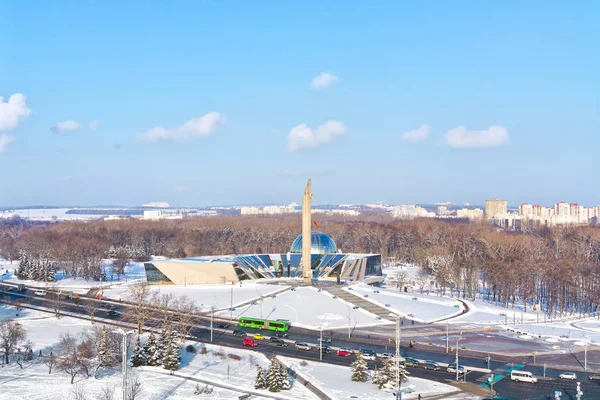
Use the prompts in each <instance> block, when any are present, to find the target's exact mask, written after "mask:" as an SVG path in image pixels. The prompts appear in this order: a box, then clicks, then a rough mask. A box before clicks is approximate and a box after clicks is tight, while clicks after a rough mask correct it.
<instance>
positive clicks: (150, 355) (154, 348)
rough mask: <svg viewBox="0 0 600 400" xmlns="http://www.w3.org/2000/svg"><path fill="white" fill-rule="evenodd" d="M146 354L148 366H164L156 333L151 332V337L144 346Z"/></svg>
mask: <svg viewBox="0 0 600 400" xmlns="http://www.w3.org/2000/svg"><path fill="white" fill-rule="evenodd" d="M144 353H145V354H146V359H147V360H148V365H153V366H158V365H161V364H162V360H161V357H160V354H159V352H158V344H157V342H156V336H154V332H150V336H149V337H148V341H147V342H146V345H145V346H144Z"/></svg>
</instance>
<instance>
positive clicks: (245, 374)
mask: <svg viewBox="0 0 600 400" xmlns="http://www.w3.org/2000/svg"><path fill="white" fill-rule="evenodd" d="M14 313H15V310H13V309H12V308H7V307H4V306H2V307H0V317H8V316H14V315H13V314H14ZM19 315H20V317H19V318H18V321H19V323H21V324H22V326H23V327H24V328H25V329H26V331H27V336H28V339H29V340H31V341H32V342H33V343H34V355H35V357H34V360H33V362H31V363H25V364H24V367H25V368H24V369H20V368H19V366H18V365H17V364H15V363H11V364H9V365H7V366H3V367H2V369H1V370H0V387H1V388H2V395H1V396H0V397H1V398H2V399H3V400H4V399H6V400H17V399H19V400H25V399H57V400H62V399H68V398H70V397H71V394H72V390H73V389H74V385H70V384H69V379H70V378H69V376H68V375H66V374H65V373H63V372H60V371H58V370H57V369H55V370H54V371H53V372H52V374H51V375H49V374H48V369H47V367H46V366H45V365H43V364H42V363H41V360H40V359H39V357H38V356H37V354H38V353H39V350H42V351H43V353H44V354H48V352H49V351H51V349H52V347H53V346H55V345H56V344H57V342H58V336H59V334H60V333H62V332H70V333H71V334H74V335H76V336H77V335H78V334H80V333H82V332H84V331H85V330H86V329H89V328H90V327H91V324H90V323H89V322H88V321H84V320H79V319H75V318H71V317H62V318H60V319H56V318H54V317H53V316H52V315H51V314H48V313H42V312H38V311H29V312H27V313H22V312H20V313H19ZM188 344H192V345H193V346H194V347H195V348H196V350H197V353H196V354H193V353H190V352H186V351H185V350H183V351H182V361H181V369H180V370H179V371H177V372H176V376H169V375H168V374H167V371H165V370H164V369H162V368H159V367H144V368H131V369H130V371H132V373H134V374H139V377H140V380H141V381H142V382H143V391H144V392H143V394H142V397H141V398H142V399H153V400H154V399H167V398H168V399H191V398H198V397H196V396H194V388H195V386H196V382H191V381H186V380H184V379H183V377H191V378H198V379H202V380H205V381H208V382H210V383H211V384H209V386H213V385H212V383H214V385H215V387H214V393H213V394H212V395H210V396H205V395H203V396H205V397H207V398H210V399H217V400H225V399H236V398H237V397H238V396H240V395H242V394H244V393H247V392H248V391H254V381H255V378H256V366H257V365H260V366H262V367H267V366H268V363H269V360H268V359H267V357H266V356H264V355H262V354H261V353H257V352H254V351H250V350H240V349H230V348H221V347H220V346H213V345H210V344H200V343H195V342H193V343H192V342H190V343H185V344H184V346H183V348H185V346H187V345H188ZM204 346H206V348H207V350H208V352H207V354H206V355H202V354H201V353H200V350H201V349H202V347H204ZM217 350H221V351H222V352H223V353H225V354H226V356H225V357H218V356H216V355H215V354H214V353H215V351H217ZM229 354H235V355H238V356H240V357H241V360H239V361H238V360H233V359H231V358H229V357H228V355H229ZM228 370H229V372H228ZM76 382H78V384H80V385H82V386H83V388H84V390H85V391H86V392H87V393H88V395H90V394H93V395H94V396H95V395H98V394H99V393H100V392H101V390H102V388H103V387H104V386H106V385H109V386H111V387H115V388H117V390H119V389H120V388H119V386H120V382H121V374H120V370H119V369H118V368H117V369H115V370H112V371H100V373H99V374H97V377H92V378H88V379H84V378H83V377H80V376H78V377H77V378H76ZM218 385H224V386H225V388H222V387H219V386H218ZM200 386H201V387H204V384H203V383H200ZM265 394H266V396H265V397H262V396H257V395H255V396H252V398H253V399H262V398H269V397H270V396H268V395H270V393H268V392H265ZM275 396H276V397H277V398H280V399H294V400H313V399H315V398H316V397H315V396H314V395H313V394H312V393H311V392H310V391H309V390H308V389H306V388H305V387H304V386H303V385H296V384H294V382H293V381H292V389H291V390H290V391H284V392H280V393H277V394H275ZM117 397H118V395H117Z"/></svg>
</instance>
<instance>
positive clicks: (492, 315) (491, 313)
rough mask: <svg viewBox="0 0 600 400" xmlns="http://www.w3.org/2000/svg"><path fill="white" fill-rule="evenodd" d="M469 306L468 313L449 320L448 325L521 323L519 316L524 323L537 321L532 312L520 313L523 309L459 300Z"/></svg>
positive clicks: (477, 300) (480, 300)
mask: <svg viewBox="0 0 600 400" xmlns="http://www.w3.org/2000/svg"><path fill="white" fill-rule="evenodd" d="M461 300H462V301H464V302H465V303H467V305H468V306H469V312H468V313H466V314H464V315H460V316H458V317H456V318H453V319H451V320H450V321H449V322H450V323H456V322H466V323H476V324H504V323H505V322H512V321H514V320H516V321H517V322H520V321H521V316H522V317H523V321H524V322H532V321H537V318H538V315H537V314H536V313H534V312H530V311H527V312H523V313H521V312H522V310H523V308H522V307H518V306H516V305H515V308H506V307H502V306H498V305H496V304H494V303H489V302H487V301H485V300H482V299H476V300H475V301H470V300H465V299H461Z"/></svg>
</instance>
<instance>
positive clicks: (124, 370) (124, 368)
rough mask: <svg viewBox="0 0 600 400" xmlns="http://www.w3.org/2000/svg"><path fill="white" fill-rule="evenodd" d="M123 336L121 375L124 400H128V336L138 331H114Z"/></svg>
mask: <svg viewBox="0 0 600 400" xmlns="http://www.w3.org/2000/svg"><path fill="white" fill-rule="evenodd" d="M113 332H114V333H118V334H119V335H122V336H123V359H122V361H121V374H122V378H123V400H126V399H127V335H129V334H130V333H135V332H136V331H134V330H132V331H124V330H123V329H121V328H119V329H116V330H114V331H113Z"/></svg>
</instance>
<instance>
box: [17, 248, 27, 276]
mask: <svg viewBox="0 0 600 400" xmlns="http://www.w3.org/2000/svg"><path fill="white" fill-rule="evenodd" d="M28 268H29V260H28V259H27V254H25V253H20V254H19V267H18V268H17V271H16V273H15V274H16V275H17V278H19V279H27V269H28Z"/></svg>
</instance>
